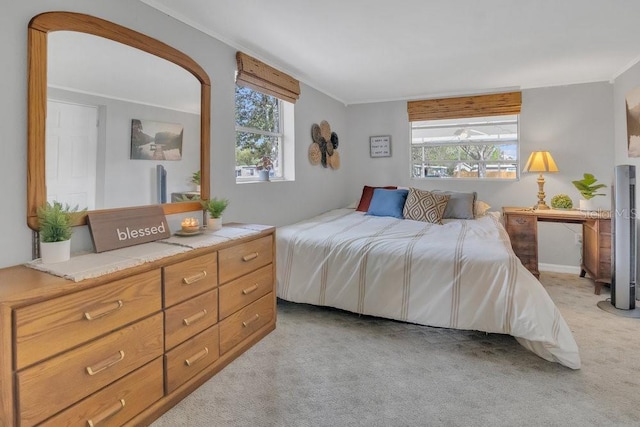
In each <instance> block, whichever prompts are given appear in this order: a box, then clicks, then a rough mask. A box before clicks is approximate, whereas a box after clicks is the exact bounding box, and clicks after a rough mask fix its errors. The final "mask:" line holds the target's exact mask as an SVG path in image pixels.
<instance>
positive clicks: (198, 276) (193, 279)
mask: <svg viewBox="0 0 640 427" xmlns="http://www.w3.org/2000/svg"><path fill="white" fill-rule="evenodd" d="M205 277H207V272H206V271H204V270H202V273H198V274H194V275H193V276H189V277H183V278H182V283H184V284H185V285H191V284H193V283H195V282H197V281H198V280H202V279H204V278H205Z"/></svg>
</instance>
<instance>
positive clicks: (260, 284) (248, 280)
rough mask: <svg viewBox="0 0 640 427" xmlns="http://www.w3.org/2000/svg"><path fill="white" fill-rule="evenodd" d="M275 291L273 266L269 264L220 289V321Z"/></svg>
mask: <svg viewBox="0 0 640 427" xmlns="http://www.w3.org/2000/svg"><path fill="white" fill-rule="evenodd" d="M272 290H273V265H272V264H269V265H267V266H265V267H262V268H260V269H259V270H256V271H254V272H251V273H249V274H247V275H245V276H242V277H240V278H239V279H236V280H234V281H232V282H229V283H227V284H226V285H224V286H221V287H220V319H221V320H222V319H224V318H225V317H227V316H229V315H230V314H233V313H235V312H236V311H238V310H239V309H241V308H242V307H245V306H246V305H248V304H251V303H252V302H254V301H256V300H257V299H259V298H260V297H262V296H264V295H266V294H268V293H269V292H271V291H272Z"/></svg>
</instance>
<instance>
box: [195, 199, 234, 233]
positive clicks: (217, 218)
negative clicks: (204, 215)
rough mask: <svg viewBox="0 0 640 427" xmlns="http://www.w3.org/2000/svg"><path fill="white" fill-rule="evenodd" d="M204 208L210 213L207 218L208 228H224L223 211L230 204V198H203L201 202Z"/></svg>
mask: <svg viewBox="0 0 640 427" xmlns="http://www.w3.org/2000/svg"><path fill="white" fill-rule="evenodd" d="M200 203H201V204H202V207H203V208H204V210H206V211H207V212H208V213H209V219H208V220H207V230H214V231H215V230H220V229H221V228H222V213H223V212H224V210H225V209H226V208H227V206H229V200H227V199H218V198H216V197H214V198H213V199H209V200H203V201H201V202H200Z"/></svg>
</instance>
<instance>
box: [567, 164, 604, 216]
mask: <svg viewBox="0 0 640 427" xmlns="http://www.w3.org/2000/svg"><path fill="white" fill-rule="evenodd" d="M597 181H598V180H597V179H596V177H594V176H593V175H592V174H590V173H585V174H584V177H583V178H582V179H581V180H579V181H577V180H576V181H571V183H572V184H573V185H574V186H575V187H576V188H577V189H578V191H579V192H580V194H581V195H582V197H583V198H582V199H580V208H579V209H580V210H581V211H592V210H594V207H593V203H592V201H591V199H593V198H594V197H595V196H604V193H598V192H597V191H598V190H599V189H601V188H604V187H606V185H604V184H596V182H597Z"/></svg>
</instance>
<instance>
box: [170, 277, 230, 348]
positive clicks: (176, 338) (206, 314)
mask: <svg viewBox="0 0 640 427" xmlns="http://www.w3.org/2000/svg"><path fill="white" fill-rule="evenodd" d="M217 322H218V290H217V289H214V290H212V291H209V292H207V293H205V294H202V295H200V296H198V297H195V298H192V299H190V300H189V301H185V302H183V303H181V304H178V305H176V306H173V307H171V308H170V309H168V310H167V311H166V312H165V321H164V330H165V333H164V347H165V349H167V350H168V349H170V348H173V347H175V346H176V345H178V344H180V343H181V342H183V341H185V340H186V339H187V338H190V337H192V336H194V335H195V334H197V333H199V332H202V331H204V330H205V329H207V328H208V327H209V326H213V325H215V324H216V323H217Z"/></svg>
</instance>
